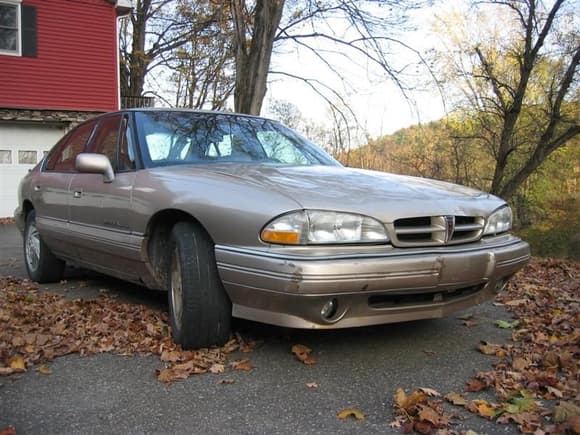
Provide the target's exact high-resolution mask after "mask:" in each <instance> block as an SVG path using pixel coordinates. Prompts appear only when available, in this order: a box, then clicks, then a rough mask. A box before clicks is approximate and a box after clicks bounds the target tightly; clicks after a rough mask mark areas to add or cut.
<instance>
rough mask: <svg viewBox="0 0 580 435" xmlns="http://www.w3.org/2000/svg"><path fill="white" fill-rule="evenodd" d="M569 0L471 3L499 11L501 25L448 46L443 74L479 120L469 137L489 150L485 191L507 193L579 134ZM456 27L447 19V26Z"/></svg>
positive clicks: (578, 53)
mask: <svg viewBox="0 0 580 435" xmlns="http://www.w3.org/2000/svg"><path fill="white" fill-rule="evenodd" d="M573 3H574V2H570V1H566V0H556V1H553V2H550V6H549V7H547V8H546V6H545V4H544V3H543V2H541V1H539V0H490V1H487V2H474V7H475V8H476V12H478V13H485V12H486V11H488V12H489V11H492V12H493V13H495V14H496V15H495V19H496V20H498V16H499V17H501V18H500V21H501V23H502V24H501V27H499V28H495V29H493V30H491V31H490V30H489V29H486V30H483V29H482V31H484V32H485V36H481V35H479V36H481V37H480V38H476V39H475V40H473V39H471V38H472V37H473V35H468V34H464V35H462V36H463V37H460V38H456V39H455V41H453V43H452V47H448V48H447V50H455V51H453V53H454V55H453V56H454V58H453V59H452V62H451V63H452V68H451V70H450V71H448V72H450V76H449V77H448V78H450V77H453V78H451V79H450V81H451V82H452V83H454V84H457V83H458V82H457V79H459V86H460V87H461V89H462V90H463V98H462V101H463V103H465V104H464V105H462V106H461V107H460V110H463V111H467V112H469V113H471V115H472V119H474V120H475V121H476V123H477V128H476V132H475V133H474V135H473V136H472V137H471V138H470V139H471V140H472V141H479V142H480V143H482V144H483V146H484V147H485V148H486V149H487V150H488V152H489V153H490V155H491V156H492V157H493V159H494V162H495V168H494V174H493V179H492V180H491V186H490V190H491V192H493V193H496V194H499V195H501V196H503V197H506V198H509V197H511V196H512V195H513V194H514V193H515V192H516V191H517V189H518V187H519V186H521V185H522V183H523V182H524V181H525V180H526V179H527V178H528V177H529V176H530V175H531V174H532V173H533V172H534V171H536V170H537V169H538V168H539V167H540V165H541V164H542V163H543V162H544V161H545V160H546V158H547V157H548V156H549V155H550V154H551V153H552V152H554V151H555V150H556V149H558V148H559V147H561V146H563V145H565V144H566V143H567V142H568V141H570V140H571V139H572V138H574V137H575V136H577V135H578V133H580V125H579V122H578V119H579V103H578V96H579V94H578V64H579V61H580V36H579V33H578V28H577V21H575V20H574V19H573V18H571V17H573V14H574V13H575V11H574V5H573ZM501 14H503V15H501ZM481 21H483V20H481ZM575 23H576V24H575ZM457 27H458V23H457V22H456V21H450V22H448V23H446V26H445V29H446V30H447V31H449V32H450V33H452V32H453V31H454V30H453V29H456V28H457ZM451 75H452V76H451Z"/></svg>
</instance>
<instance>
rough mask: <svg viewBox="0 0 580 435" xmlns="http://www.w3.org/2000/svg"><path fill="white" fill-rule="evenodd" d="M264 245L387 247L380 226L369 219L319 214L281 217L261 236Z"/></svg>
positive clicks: (291, 214) (311, 211)
mask: <svg viewBox="0 0 580 435" xmlns="http://www.w3.org/2000/svg"><path fill="white" fill-rule="evenodd" d="M260 237H261V239H262V240H263V241H264V242H267V243H278V244H284V245H309V244H311V245H318V244H330V243H386V242H388V241H389V238H388V237H387V232H386V231H385V227H384V225H383V224H382V223H380V222H379V221H377V220H376V219H373V218H370V217H368V216H361V215H358V214H353V213H340V212H334V211H322V210H303V211H296V212H292V213H289V214H286V215H283V216H280V217H278V218H276V219H274V220H273V221H271V222H270V223H269V224H267V225H266V226H265V227H264V229H263V230H262V232H261V234H260Z"/></svg>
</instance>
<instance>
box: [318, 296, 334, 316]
mask: <svg viewBox="0 0 580 435" xmlns="http://www.w3.org/2000/svg"><path fill="white" fill-rule="evenodd" d="M337 308H338V301H337V300H336V299H331V300H330V301H328V302H327V303H325V304H324V305H323V306H322V310H320V315H321V316H322V318H323V319H325V320H329V319H331V318H332V316H334V315H335V314H336V309H337Z"/></svg>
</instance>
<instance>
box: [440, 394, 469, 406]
mask: <svg viewBox="0 0 580 435" xmlns="http://www.w3.org/2000/svg"><path fill="white" fill-rule="evenodd" d="M445 400H447V401H448V402H450V403H452V404H454V405H457V406H466V405H467V399H465V397H463V396H462V395H461V394H459V393H454V392H451V393H448V394H446V395H445Z"/></svg>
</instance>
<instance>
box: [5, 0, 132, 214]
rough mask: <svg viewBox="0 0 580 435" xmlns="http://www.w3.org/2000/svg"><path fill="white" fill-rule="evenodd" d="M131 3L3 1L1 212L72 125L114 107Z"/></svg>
mask: <svg viewBox="0 0 580 435" xmlns="http://www.w3.org/2000/svg"><path fill="white" fill-rule="evenodd" d="M130 11H131V3H130V0H0V217H2V216H10V215H12V212H13V210H14V208H15V207H16V199H17V198H16V190H17V186H18V183H19V180H20V178H21V177H22V176H23V175H24V174H25V173H26V171H27V170H28V169H29V168H31V167H33V166H34V165H35V164H36V163H38V161H39V160H40V159H41V158H42V156H43V153H45V152H46V151H48V150H49V149H50V148H51V147H52V145H54V143H56V141H57V140H58V139H59V138H60V137H61V136H62V135H63V134H64V133H65V132H66V130H67V129H69V128H70V127H71V126H72V125H74V124H76V123H78V122H80V121H82V120H84V119H86V118H88V117H90V116H93V115H95V114H96V113H100V112H106V111H110V110H116V109H118V108H119V62H118V45H117V41H118V37H117V35H118V31H117V23H118V17H120V16H122V15H126V14H128V13H130Z"/></svg>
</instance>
